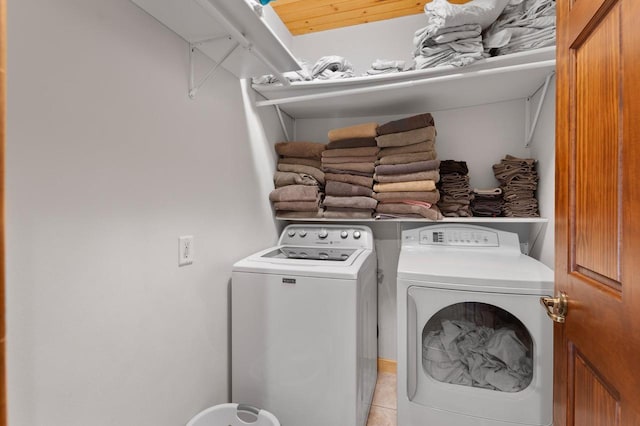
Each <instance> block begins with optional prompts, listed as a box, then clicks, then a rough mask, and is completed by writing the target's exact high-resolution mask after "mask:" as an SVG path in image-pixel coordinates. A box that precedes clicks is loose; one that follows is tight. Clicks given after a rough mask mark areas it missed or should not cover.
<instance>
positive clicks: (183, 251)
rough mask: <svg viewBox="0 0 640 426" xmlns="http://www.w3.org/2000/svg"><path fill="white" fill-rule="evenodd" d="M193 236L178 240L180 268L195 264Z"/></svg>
mask: <svg viewBox="0 0 640 426" xmlns="http://www.w3.org/2000/svg"><path fill="white" fill-rule="evenodd" d="M194 254H195V252H194V249H193V235H185V236H182V237H180V238H178V266H183V265H190V264H192V263H193V256H194Z"/></svg>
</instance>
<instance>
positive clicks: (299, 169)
mask: <svg viewBox="0 0 640 426" xmlns="http://www.w3.org/2000/svg"><path fill="white" fill-rule="evenodd" d="M278 171H280V172H293V173H304V174H307V175H311V176H313V177H314V178H315V179H316V180H317V181H318V183H320V185H324V172H323V171H322V170H320V169H316V168H315V167H311V166H301V165H299V164H278Z"/></svg>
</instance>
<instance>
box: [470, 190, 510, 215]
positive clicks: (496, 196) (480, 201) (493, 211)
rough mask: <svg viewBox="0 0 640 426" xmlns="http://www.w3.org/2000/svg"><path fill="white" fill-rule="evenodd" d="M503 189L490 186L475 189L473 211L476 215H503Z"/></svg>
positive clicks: (472, 202)
mask: <svg viewBox="0 0 640 426" xmlns="http://www.w3.org/2000/svg"><path fill="white" fill-rule="evenodd" d="M502 204H503V201H502V189H501V188H488V189H478V188H475V189H474V190H473V199H472V201H471V212H472V213H473V215H474V216H480V217H498V216H501V215H502Z"/></svg>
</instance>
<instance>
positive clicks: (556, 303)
mask: <svg viewBox="0 0 640 426" xmlns="http://www.w3.org/2000/svg"><path fill="white" fill-rule="evenodd" d="M540 304H541V305H542V306H544V307H545V309H546V311H547V315H548V316H549V318H551V319H552V320H554V321H555V322H559V323H563V322H564V320H565V318H566V316H567V311H568V310H569V298H568V297H567V293H565V292H564V291H561V292H560V295H559V296H558V297H548V296H545V297H541V298H540Z"/></svg>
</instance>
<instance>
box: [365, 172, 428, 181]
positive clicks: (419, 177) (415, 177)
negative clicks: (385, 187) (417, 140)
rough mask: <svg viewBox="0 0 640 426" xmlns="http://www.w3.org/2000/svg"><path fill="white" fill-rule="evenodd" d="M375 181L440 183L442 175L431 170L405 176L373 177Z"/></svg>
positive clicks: (375, 175)
mask: <svg viewBox="0 0 640 426" xmlns="http://www.w3.org/2000/svg"><path fill="white" fill-rule="evenodd" d="M373 179H374V180H376V181H378V182H380V183H388V182H410V181H414V180H432V181H434V182H438V181H439V180H440V173H438V171H437V170H429V171H426V172H416V173H407V174H404V175H377V174H374V175H373Z"/></svg>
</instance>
